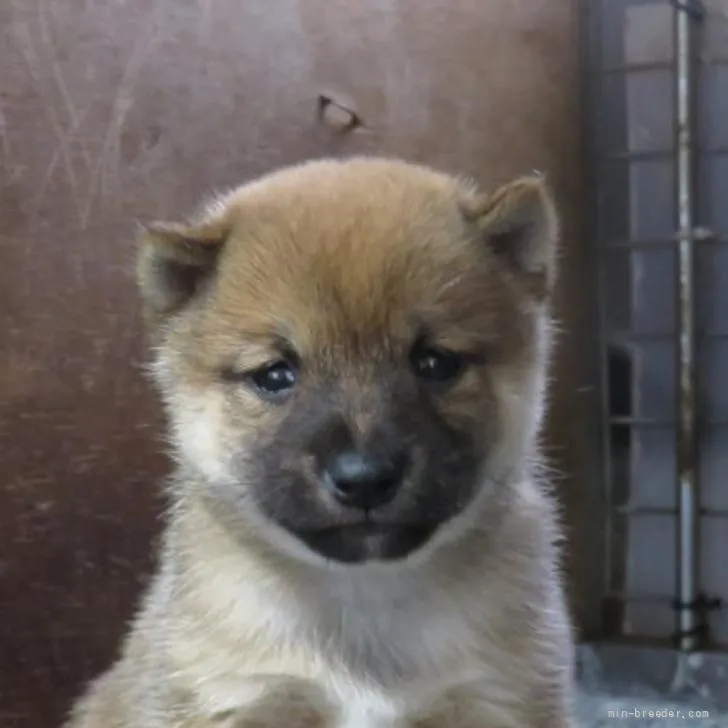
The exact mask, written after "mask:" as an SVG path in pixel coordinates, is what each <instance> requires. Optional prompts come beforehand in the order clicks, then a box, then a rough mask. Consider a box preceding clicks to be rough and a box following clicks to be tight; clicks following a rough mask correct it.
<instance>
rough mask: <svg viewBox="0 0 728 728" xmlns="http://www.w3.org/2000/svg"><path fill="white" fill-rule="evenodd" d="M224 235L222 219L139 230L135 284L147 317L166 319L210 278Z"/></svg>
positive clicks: (224, 229)
mask: <svg viewBox="0 0 728 728" xmlns="http://www.w3.org/2000/svg"><path fill="white" fill-rule="evenodd" d="M228 233H229V226H228V223H227V220H226V219H225V218H224V217H222V216H221V217H219V218H215V219H213V220H209V221H205V222H201V223H199V224H193V225H185V224H182V223H166V222H155V223H152V224H150V225H146V226H144V227H143V228H142V230H141V233H140V235H139V238H138V242H137V246H138V252H137V283H138V285H139V291H140V293H141V297H142V299H143V301H144V304H145V307H146V308H147V311H148V313H149V314H152V315H153V316H154V317H155V318H159V317H164V316H167V315H169V314H172V313H175V312H176V311H178V310H179V309H181V308H183V307H184V306H185V305H186V304H187V303H188V302H189V301H190V300H192V299H193V298H194V296H195V295H196V294H197V293H198V292H199V291H200V289H201V286H202V285H203V284H204V283H206V282H207V281H208V279H209V278H210V276H212V275H213V273H214V271H215V267H216V264H217V258H218V255H219V254H220V251H221V249H222V246H223V244H224V243H225V240H226V238H227V236H228Z"/></svg>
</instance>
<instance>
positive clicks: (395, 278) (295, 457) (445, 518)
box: [138, 159, 557, 562]
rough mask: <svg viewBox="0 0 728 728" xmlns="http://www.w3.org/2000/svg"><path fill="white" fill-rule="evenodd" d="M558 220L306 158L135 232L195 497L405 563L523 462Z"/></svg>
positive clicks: (538, 381) (446, 180)
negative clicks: (179, 220)
mask: <svg viewBox="0 0 728 728" xmlns="http://www.w3.org/2000/svg"><path fill="white" fill-rule="evenodd" d="M556 232H557V231H556V218H555V213H554V208H553V205H552V202H551V199H550V197H549V195H548V193H547V190H546V188H545V186H544V183H543V181H542V180H541V179H540V178H537V177H525V178H520V179H517V180H515V181H514V182H512V183H510V184H507V185H505V186H503V187H501V188H499V189H497V190H495V191H494V192H492V193H490V194H481V193H478V192H477V191H475V190H474V189H473V188H472V187H471V186H469V185H467V184H465V183H463V182H461V181H459V180H457V179H454V178H451V177H449V176H447V175H444V174H440V173H437V172H435V171H432V170H430V169H427V168H423V167H418V166H413V165H409V164H406V163H403V162H396V161H390V160H383V159H351V160H348V161H317V162H309V163H307V164H304V165H300V166H298V167H293V168H289V169H285V170H282V171H279V172H276V173H274V174H272V175H270V176H267V177H264V178H262V179H261V180H258V181H256V182H253V183H251V184H248V185H245V186H243V187H241V188H239V189H237V190H235V191H234V192H232V193H230V194H229V195H227V196H226V197H224V198H222V199H221V200H219V201H218V202H216V203H215V204H214V205H212V206H211V207H209V208H208V209H206V210H205V211H204V213H203V214H202V215H201V216H200V217H199V218H198V219H196V220H195V221H193V222H192V223H189V224H154V225H151V226H149V227H147V228H146V229H145V230H144V233H143V235H142V237H141V242H140V253H139V267H138V279H139V284H140V288H141V293H142V297H143V300H144V304H145V309H146V312H147V318H148V321H149V325H150V327H151V329H152V330H153V333H154V335H155V337H156V352H157V356H156V360H155V367H154V371H155V375H156V380H157V382H158V385H159V387H160V390H161V392H162V395H163V398H164V401H165V403H166V406H167V410H168V415H169V419H170V423H171V431H172V441H173V444H174V450H175V453H176V456H177V458H178V460H179V463H180V467H181V470H182V473H183V474H184V477H183V478H181V479H180V480H181V482H182V483H183V485H181V486H180V487H181V488H183V491H184V492H185V493H189V492H193V493H195V495H196V496H199V497H201V498H202V499H204V501H205V502H206V503H207V504H208V506H209V508H210V509H211V510H212V511H213V512H214V513H215V514H217V515H218V516H219V518H220V519H221V520H222V521H223V522H224V523H225V524H226V526H228V527H229V528H230V529H231V530H232V531H233V532H238V533H239V534H241V536H242V535H245V537H246V538H248V537H250V534H254V535H255V537H259V538H262V539H265V540H266V541H267V542H268V543H269V544H271V543H273V544H275V545H277V546H283V547H287V548H292V549H293V550H294V551H296V552H297V553H298V554H299V555H301V556H306V555H307V556H311V555H312V554H318V555H319V556H323V557H325V558H327V559H331V560H336V561H345V562H362V561H367V560H370V559H379V560H392V559H401V558H404V557H406V556H408V555H409V554H410V553H413V552H415V551H417V550H418V549H419V548H420V547H422V546H423V545H424V544H425V543H427V542H428V541H430V539H431V538H432V537H433V535H434V534H435V533H436V532H438V531H442V530H446V529H447V528H453V524H454V523H458V517H459V516H462V515H463V514H464V512H466V511H472V510H473V509H475V508H487V503H488V501H489V499H490V498H491V497H492V498H496V497H497V490H498V488H499V487H504V486H502V485H501V486H499V485H498V483H499V482H501V481H504V480H506V479H507V476H508V474H509V473H510V472H511V471H512V470H513V469H514V468H516V467H518V466H519V465H520V464H521V463H522V462H523V459H524V457H526V456H528V454H529V453H530V451H531V449H532V448H533V445H534V438H535V436H536V434H537V429H538V424H539V420H540V416H541V409H542V397H543V381H544V376H545V368H546V354H547V339H548V337H547V329H548V298H549V293H550V290H551V288H552V285H553V280H554V269H555V246H556V237H557V235H556Z"/></svg>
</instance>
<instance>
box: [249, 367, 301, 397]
mask: <svg viewBox="0 0 728 728" xmlns="http://www.w3.org/2000/svg"><path fill="white" fill-rule="evenodd" d="M297 376H298V371H297V369H296V367H295V366H294V365H293V364H290V363H289V362H287V361H283V360H280V361H276V362H273V363H271V364H267V365H266V366H264V367H261V368H260V369H256V370H255V371H254V372H251V374H250V381H251V382H252V383H253V385H254V386H255V388H256V389H257V390H258V391H259V392H260V393H261V394H263V395H267V396H269V397H275V396H277V395H281V394H285V393H286V392H288V390H290V389H293V387H294V386H295V384H296V379H297Z"/></svg>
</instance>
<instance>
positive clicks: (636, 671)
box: [577, 644, 728, 728]
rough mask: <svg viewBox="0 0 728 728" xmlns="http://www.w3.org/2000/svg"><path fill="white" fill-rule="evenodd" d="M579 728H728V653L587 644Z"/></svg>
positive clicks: (582, 656) (580, 662) (581, 660)
mask: <svg viewBox="0 0 728 728" xmlns="http://www.w3.org/2000/svg"><path fill="white" fill-rule="evenodd" d="M577 666H578V667H577V674H578V676H579V682H580V693H579V696H578V704H577V713H578V717H579V728H606V727H607V726H611V727H612V728H615V727H616V726H623V727H624V728H657V727H658V726H660V728H663V727H664V728H671V727H672V726H682V727H683V728H728V654H725V653H722V654H720V653H696V654H693V655H691V656H688V657H686V656H684V655H679V654H678V653H677V652H676V651H674V650H669V649H652V648H634V647H628V646H619V645H607V644H602V645H583V646H581V647H580V648H579V650H578V657H577Z"/></svg>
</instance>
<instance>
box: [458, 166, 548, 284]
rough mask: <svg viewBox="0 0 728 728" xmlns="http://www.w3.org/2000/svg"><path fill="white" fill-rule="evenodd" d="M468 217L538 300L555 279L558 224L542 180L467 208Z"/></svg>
mask: <svg viewBox="0 0 728 728" xmlns="http://www.w3.org/2000/svg"><path fill="white" fill-rule="evenodd" d="M464 210H465V214H466V217H467V218H468V219H469V220H471V221H472V223H473V224H474V225H475V226H476V229H477V231H478V234H479V236H480V237H481V238H482V240H483V242H484V243H485V245H487V246H488V248H490V250H491V251H492V252H493V254H494V255H496V256H497V257H498V258H499V259H501V260H502V261H503V262H504V263H505V264H506V265H507V266H508V267H509V268H510V269H511V270H512V271H513V272H514V273H515V274H516V275H517V276H519V277H520V278H521V279H522V280H523V282H524V283H525V284H526V286H527V288H528V290H530V291H531V292H532V293H533V294H534V295H535V296H537V297H538V298H545V297H546V296H547V295H548V294H549V293H550V291H551V289H552V288H553V285H554V282H555V278H556V267H557V265H556V263H557V247H558V238H559V222H558V215H557V213H556V206H555V204H554V201H553V197H552V195H551V192H550V191H549V189H548V186H547V184H546V182H545V180H544V178H543V177H541V176H540V175H535V174H534V175H529V176H525V177H519V178H518V179H516V180H514V181H513V182H510V183H508V184H505V185H503V186H502V187H499V188H498V189H496V190H495V192H492V193H490V194H487V195H481V196H476V197H474V198H471V199H470V200H468V201H466V203H465V204H464Z"/></svg>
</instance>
